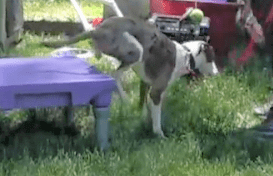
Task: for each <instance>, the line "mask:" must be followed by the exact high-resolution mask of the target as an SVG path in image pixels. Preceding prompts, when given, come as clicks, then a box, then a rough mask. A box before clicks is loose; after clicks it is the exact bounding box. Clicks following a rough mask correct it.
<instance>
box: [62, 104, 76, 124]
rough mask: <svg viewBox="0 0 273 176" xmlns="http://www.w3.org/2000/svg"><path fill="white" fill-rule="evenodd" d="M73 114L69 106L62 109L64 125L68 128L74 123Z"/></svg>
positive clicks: (71, 107)
mask: <svg viewBox="0 0 273 176" xmlns="http://www.w3.org/2000/svg"><path fill="white" fill-rule="evenodd" d="M73 112H74V110H73V106H71V105H69V106H65V107H64V116H65V123H66V125H68V126H70V125H71V124H72V123H74V117H73Z"/></svg>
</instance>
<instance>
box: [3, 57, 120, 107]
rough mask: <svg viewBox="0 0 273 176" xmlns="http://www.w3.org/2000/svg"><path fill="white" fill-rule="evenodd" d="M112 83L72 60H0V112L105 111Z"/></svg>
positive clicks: (108, 78) (78, 61)
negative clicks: (55, 108) (73, 108)
mask: <svg viewBox="0 0 273 176" xmlns="http://www.w3.org/2000/svg"><path fill="white" fill-rule="evenodd" d="M115 89H116V83H115V80H114V79H113V78H111V77H110V76H107V75H104V74H101V73H100V72H98V71H97V70H96V68H95V67H94V66H90V65H89V64H87V63H86V62H84V61H83V60H81V59H79V58H76V57H73V56H65V57H51V58H14V59H11V58H9V59H0V109H4V110H8V109H13V108H34V107H49V106H66V105H73V106H75V105H87V104H90V103H91V104H93V105H94V106H95V107H108V106H109V105H110V103H111V94H112V91H113V90H115Z"/></svg>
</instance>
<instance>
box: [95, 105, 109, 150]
mask: <svg viewBox="0 0 273 176" xmlns="http://www.w3.org/2000/svg"><path fill="white" fill-rule="evenodd" d="M93 111H94V115H95V119H96V123H95V132H96V142H97V145H98V147H99V148H100V149H101V150H102V151H106V150H107V149H108V148H109V147H110V142H109V141H110V137H109V136H110V129H109V128H110V123H109V118H110V110H109V108H93Z"/></svg>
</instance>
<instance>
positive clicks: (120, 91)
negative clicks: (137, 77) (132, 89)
mask: <svg viewBox="0 0 273 176" xmlns="http://www.w3.org/2000/svg"><path fill="white" fill-rule="evenodd" d="M128 69H129V67H128V66H124V65H123V64H121V65H120V66H119V68H118V69H117V70H116V72H115V73H114V75H113V77H114V78H115V80H116V83H117V89H118V94H119V95H120V97H121V99H122V100H126V99H128V96H127V94H126V92H125V91H124V90H123V87H122V84H121V78H122V74H123V72H124V71H126V70H128Z"/></svg>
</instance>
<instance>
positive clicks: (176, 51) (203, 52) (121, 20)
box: [42, 17, 218, 137]
mask: <svg viewBox="0 0 273 176" xmlns="http://www.w3.org/2000/svg"><path fill="white" fill-rule="evenodd" d="M84 39H92V40H93V41H94V43H95V46H96V48H97V49H99V50H100V51H101V52H102V53H104V54H107V55H111V56H113V57H115V58H116V59H117V60H119V61H120V63H121V64H120V66H119V68H118V69H117V71H116V78H117V79H118V80H117V84H118V89H119V91H120V92H123V91H122V87H121V83H120V80H119V79H120V77H121V74H122V73H123V72H124V71H125V70H127V69H129V68H132V69H133V70H134V71H135V72H136V73H137V74H138V75H139V76H140V77H141V79H142V80H143V81H144V82H145V83H146V84H147V85H148V86H149V87H150V92H149V95H150V98H151V100H152V101H151V102H150V103H151V116H152V122H153V132H154V133H155V134H157V135H159V136H161V137H164V134H163V131H162V129H161V105H162V97H163V96H164V94H165V91H166V88H167V87H168V85H170V84H172V83H173V82H174V80H176V79H177V78H179V77H181V76H183V75H185V74H188V73H190V72H191V71H199V72H200V73H201V74H205V75H206V74H207V75H215V74H217V73H218V69H217V67H216V65H215V62H214V59H215V54H214V51H213V48H212V47H211V46H210V45H209V44H208V43H205V42H204V41H191V42H186V43H183V44H179V43H177V42H176V41H172V40H170V39H169V38H167V36H165V35H164V34H162V33H161V32H160V31H158V30H157V29H156V27H155V26H154V25H152V24H150V23H148V22H145V21H143V20H139V19H134V18H129V17H112V18H109V19H106V20H105V21H104V22H103V23H102V24H101V25H100V26H98V27H97V28H96V30H92V31H86V32H83V33H82V34H80V35H78V36H75V37H73V38H71V39H68V40H65V41H55V42H42V43H43V44H44V45H46V46H50V47H59V46H63V45H67V44H72V43H76V42H78V41H80V40H84Z"/></svg>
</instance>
